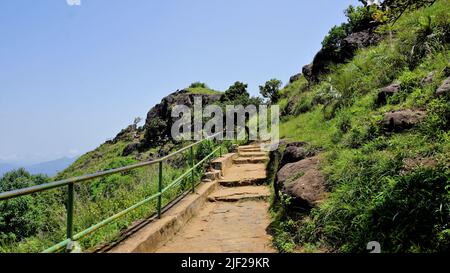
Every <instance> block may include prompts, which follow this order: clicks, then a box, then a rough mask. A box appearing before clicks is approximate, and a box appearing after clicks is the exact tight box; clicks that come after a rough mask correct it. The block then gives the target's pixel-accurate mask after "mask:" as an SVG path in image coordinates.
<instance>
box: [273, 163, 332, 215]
mask: <svg viewBox="0 0 450 273" xmlns="http://www.w3.org/2000/svg"><path fill="white" fill-rule="evenodd" d="M280 193H282V194H284V195H287V196H289V197H290V198H291V202H290V204H289V205H290V206H293V207H299V208H302V209H307V210H309V209H311V208H313V207H315V206H317V204H319V203H320V202H321V201H323V200H324V199H325V198H326V186H325V177H324V175H323V174H322V173H321V171H320V168H319V157H318V156H315V157H310V158H307V159H303V160H300V161H298V162H295V163H289V164H286V165H285V166H284V167H283V168H281V169H280V170H279V171H278V173H277V176H276V181H275V194H276V195H277V198H280V197H279V194H280Z"/></svg>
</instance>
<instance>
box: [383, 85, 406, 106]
mask: <svg viewBox="0 0 450 273" xmlns="http://www.w3.org/2000/svg"><path fill="white" fill-rule="evenodd" d="M400 89H401V85H400V84H399V83H393V84H390V85H388V86H386V87H384V88H382V89H381V90H380V92H378V98H377V104H378V105H383V104H386V103H387V99H388V97H391V96H393V95H395V94H396V93H398V92H400Z"/></svg>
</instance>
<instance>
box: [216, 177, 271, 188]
mask: <svg viewBox="0 0 450 273" xmlns="http://www.w3.org/2000/svg"><path fill="white" fill-rule="evenodd" d="M266 179H267V178H249V179H242V180H230V179H228V180H227V179H222V180H219V185H221V186H222V187H228V188H232V187H244V186H257V185H262V184H264V183H265V182H266Z"/></svg>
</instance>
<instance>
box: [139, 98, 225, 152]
mask: <svg viewBox="0 0 450 273" xmlns="http://www.w3.org/2000/svg"><path fill="white" fill-rule="evenodd" d="M196 97H201V99H202V103H203V105H208V104H213V103H215V102H218V101H220V99H221V97H222V94H220V93H218V94H194V93H192V92H189V91H188V90H178V91H177V92H175V93H172V94H170V95H169V96H167V97H165V98H163V99H162V101H161V103H159V104H157V105H155V106H154V107H153V108H152V109H151V110H150V111H149V112H148V114H147V119H146V121H145V125H144V128H145V136H144V139H143V141H142V143H143V144H142V145H141V147H142V148H152V147H158V146H161V145H164V144H165V143H167V142H168V141H169V140H170V135H171V128H172V125H173V124H174V122H175V121H176V120H177V119H178V118H172V109H173V107H174V106H176V105H185V106H187V107H189V108H193V106H194V99H195V98H196Z"/></svg>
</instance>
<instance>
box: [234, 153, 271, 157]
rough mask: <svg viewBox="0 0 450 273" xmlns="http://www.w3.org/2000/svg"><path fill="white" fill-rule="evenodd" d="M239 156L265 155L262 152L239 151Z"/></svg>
mask: <svg viewBox="0 0 450 273" xmlns="http://www.w3.org/2000/svg"><path fill="white" fill-rule="evenodd" d="M239 156H240V157H264V156H267V154H266V153H264V152H239Z"/></svg>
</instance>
